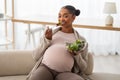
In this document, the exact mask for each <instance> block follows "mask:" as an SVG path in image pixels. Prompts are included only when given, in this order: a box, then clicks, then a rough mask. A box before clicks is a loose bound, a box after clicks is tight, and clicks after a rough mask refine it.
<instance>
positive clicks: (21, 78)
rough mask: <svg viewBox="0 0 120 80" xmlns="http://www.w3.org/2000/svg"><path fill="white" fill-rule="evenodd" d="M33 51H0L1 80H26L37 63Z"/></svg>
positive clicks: (107, 79)
mask: <svg viewBox="0 0 120 80" xmlns="http://www.w3.org/2000/svg"><path fill="white" fill-rule="evenodd" d="M32 52H33V51H32V50H27V51H25V50H15V51H0V80H26V76H27V74H28V73H29V72H30V71H31V69H32V68H33V66H34V64H35V61H34V60H33V58H32ZM90 77H91V78H92V79H93V80H120V75H117V74H108V73H95V72H94V73H93V74H92V75H90Z"/></svg>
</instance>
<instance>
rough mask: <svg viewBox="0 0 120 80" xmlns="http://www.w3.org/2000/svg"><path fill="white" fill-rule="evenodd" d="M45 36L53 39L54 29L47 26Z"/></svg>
mask: <svg viewBox="0 0 120 80" xmlns="http://www.w3.org/2000/svg"><path fill="white" fill-rule="evenodd" d="M45 37H46V38H47V39H49V40H52V29H50V28H49V27H47V30H46V31H45Z"/></svg>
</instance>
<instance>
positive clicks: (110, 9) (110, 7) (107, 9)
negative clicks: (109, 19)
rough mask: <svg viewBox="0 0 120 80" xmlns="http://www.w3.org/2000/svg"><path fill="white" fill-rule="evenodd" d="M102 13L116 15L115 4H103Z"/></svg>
mask: <svg viewBox="0 0 120 80" xmlns="http://www.w3.org/2000/svg"><path fill="white" fill-rule="evenodd" d="M104 13H107V14H115V13H117V12H116V4H115V2H105V5H104Z"/></svg>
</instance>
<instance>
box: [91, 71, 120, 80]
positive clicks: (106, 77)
mask: <svg viewBox="0 0 120 80" xmlns="http://www.w3.org/2000/svg"><path fill="white" fill-rule="evenodd" d="M90 78H91V79H92V80H120V74H112V73H97V72H96V73H93V74H92V75H90Z"/></svg>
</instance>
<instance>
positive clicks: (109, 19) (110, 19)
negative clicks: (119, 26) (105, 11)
mask: <svg viewBox="0 0 120 80" xmlns="http://www.w3.org/2000/svg"><path fill="white" fill-rule="evenodd" d="M105 24H106V26H113V17H112V16H111V15H108V16H107V17H106V19H105Z"/></svg>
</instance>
